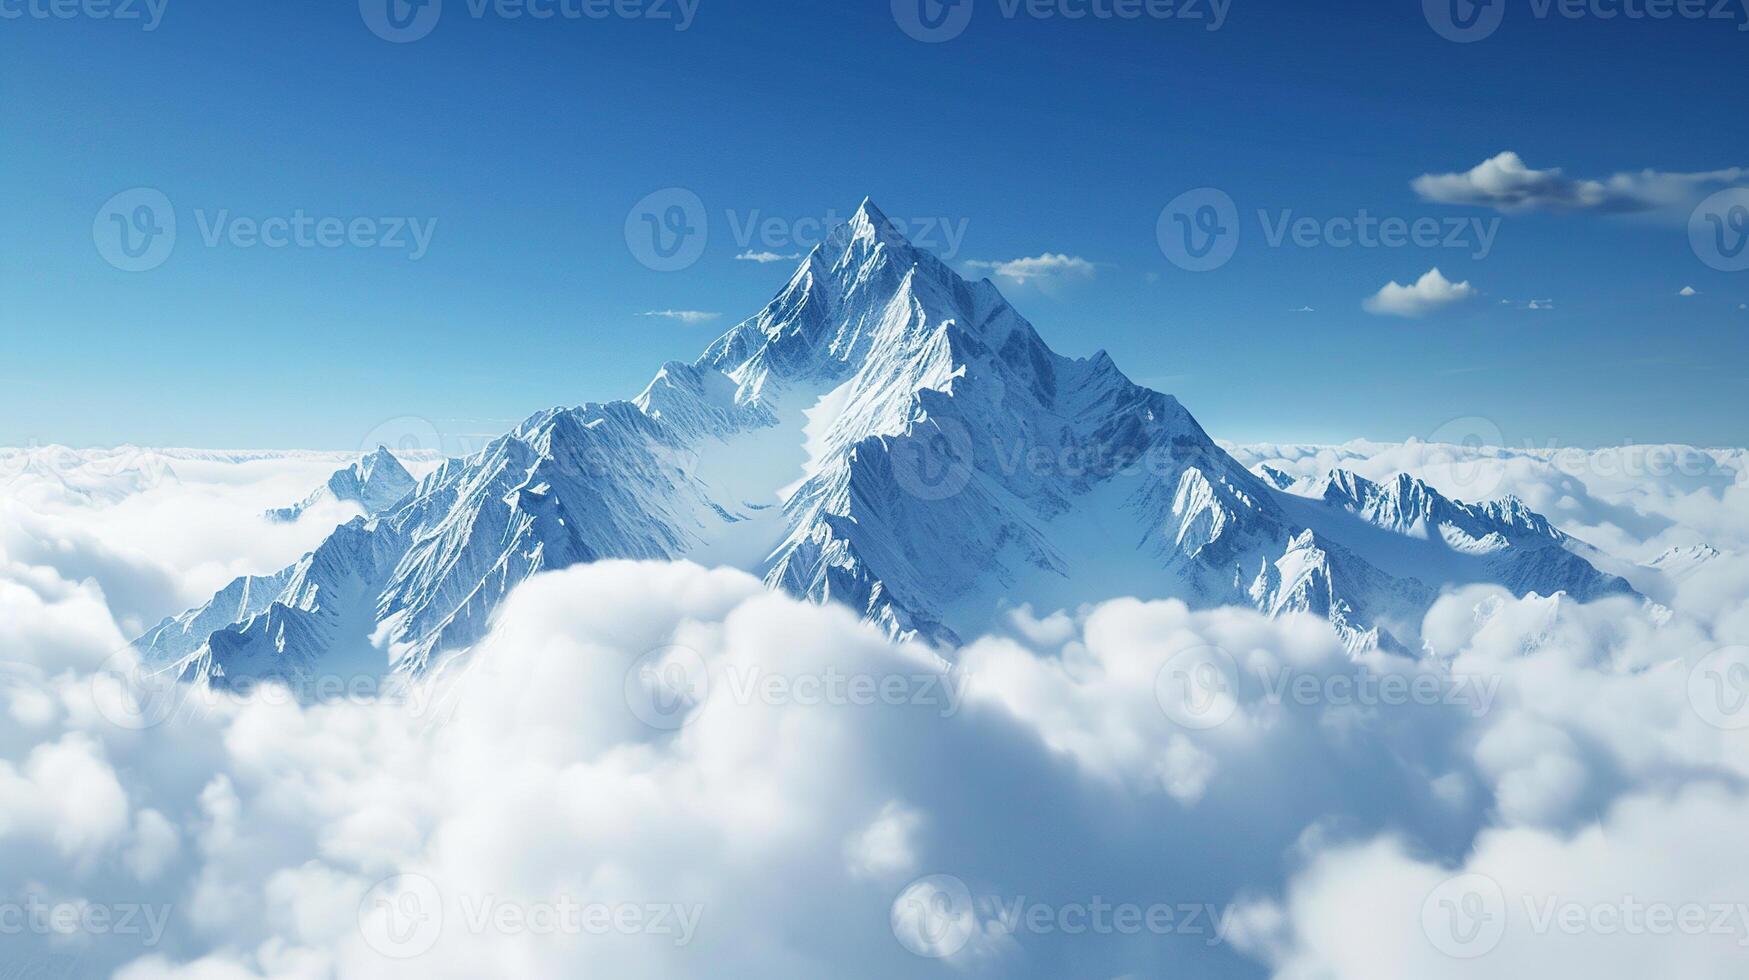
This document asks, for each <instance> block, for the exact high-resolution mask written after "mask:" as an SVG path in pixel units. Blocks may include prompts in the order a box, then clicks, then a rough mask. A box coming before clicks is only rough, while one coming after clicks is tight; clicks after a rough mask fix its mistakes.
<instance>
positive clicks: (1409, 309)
mask: <svg viewBox="0 0 1749 980" xmlns="http://www.w3.org/2000/svg"><path fill="white" fill-rule="evenodd" d="M1478 295H1479V294H1478V293H1477V291H1476V289H1475V287H1473V286H1471V285H1470V284H1469V283H1468V282H1457V283H1454V282H1452V281H1451V280H1449V279H1447V278H1446V277H1445V276H1444V275H1443V274H1441V273H1440V271H1439V270H1438V269H1432V270H1429V271H1428V273H1427V274H1426V275H1424V276H1422V277H1421V278H1420V279H1419V280H1417V281H1416V282H1415V284H1414V285H1411V286H1404V285H1402V284H1400V283H1398V282H1396V281H1394V280H1393V281H1392V282H1390V283H1387V284H1386V285H1385V288H1383V289H1381V290H1379V291H1378V292H1377V293H1376V294H1374V295H1373V296H1371V297H1369V298H1368V299H1367V300H1366V302H1365V303H1363V304H1362V306H1364V307H1365V309H1366V311H1367V312H1368V313H1376V314H1378V315H1380V316H1403V317H1422V316H1426V315H1427V314H1429V313H1435V312H1438V311H1439V310H1443V309H1447V308H1449V307H1453V306H1456V305H1458V304H1459V303H1465V302H1468V301H1469V300H1472V299H1474V298H1476V296H1478Z"/></svg>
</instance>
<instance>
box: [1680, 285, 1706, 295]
mask: <svg viewBox="0 0 1749 980" xmlns="http://www.w3.org/2000/svg"><path fill="white" fill-rule="evenodd" d="M1676 295H1678V296H1683V297H1688V296H1699V295H1700V292H1699V291H1698V290H1696V289H1695V288H1694V287H1693V286H1684V287H1682V289H1681V290H1679V291H1678V292H1677V293H1676Z"/></svg>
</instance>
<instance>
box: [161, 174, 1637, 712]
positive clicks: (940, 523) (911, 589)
mask: <svg viewBox="0 0 1749 980" xmlns="http://www.w3.org/2000/svg"><path fill="white" fill-rule="evenodd" d="M1571 544H1573V542H1571V539H1568V538H1567V537H1566V536H1565V535H1562V534H1561V533H1560V532H1559V531H1556V530H1554V529H1553V528H1552V527H1551V526H1550V525H1549V523H1548V522H1547V521H1546V520H1543V519H1542V518H1541V517H1538V516H1537V515H1535V514H1533V513H1531V512H1530V511H1529V510H1528V509H1526V508H1524V507H1523V505H1522V504H1519V503H1517V502H1516V501H1505V502H1496V503H1492V504H1487V505H1481V506H1475V505H1465V504H1459V503H1457V502H1454V501H1450V500H1447V499H1445V498H1443V497H1441V496H1439V494H1438V493H1437V492H1436V491H1434V490H1433V489H1432V488H1430V487H1428V486H1426V485H1425V484H1422V483H1419V482H1418V481H1411V480H1408V479H1407V478H1402V479H1399V480H1398V481H1396V482H1394V483H1391V484H1388V485H1377V484H1371V483H1367V482H1366V481H1363V480H1361V479H1360V478H1358V477H1355V476H1353V475H1352V474H1340V473H1339V474H1333V475H1332V476H1331V477H1330V478H1329V480H1328V481H1327V486H1325V487H1323V488H1321V492H1319V493H1318V494H1316V495H1306V494H1299V493H1288V492H1285V490H1284V489H1282V488H1281V487H1279V486H1277V485H1273V484H1272V483H1266V482H1265V481H1264V480H1263V479H1260V478H1259V477H1258V476H1256V475H1254V474H1252V473H1251V472H1249V471H1248V470H1246V469H1245V468H1244V467H1243V466H1242V465H1240V464H1239V463H1238V462H1237V461H1235V460H1234V459H1233V458H1232V457H1230V456H1229V455H1227V453H1226V452H1224V451H1223V450H1221V449H1220V448H1219V447H1218V446H1217V445H1215V443H1214V441H1213V440H1212V439H1210V438H1209V436H1208V434H1207V433H1205V432H1204V431H1203V429H1202V427H1201V426H1199V425H1198V424H1197V422H1196V420H1195V419H1194V418H1192V417H1191V415H1190V413H1189V412H1187V411H1186V410H1185V409H1184V407H1183V406H1182V405H1180V404H1179V403H1178V401H1177V400H1176V399H1174V398H1172V397H1171V396H1169V395H1164V394H1161V393H1158V392H1155V391H1150V390H1148V389H1146V388H1143V387H1140V386H1138V385H1136V384H1134V383H1133V382H1131V381H1130V380H1129V379H1128V378H1126V377H1125V376H1124V375H1123V373H1122V372H1121V371H1119V370H1118V368H1117V365H1116V364H1114V363H1113V362H1112V360H1111V359H1110V358H1109V357H1107V356H1106V355H1105V354H1103V353H1099V354H1095V355H1094V356H1093V357H1091V358H1086V359H1071V358H1067V357H1063V356H1061V355H1059V354H1057V353H1055V352H1054V351H1052V350H1051V349H1050V348H1049V347H1048V346H1046V344H1045V343H1044V341H1043V340H1041V339H1040V338H1039V336H1038V334H1037V332H1035V331H1034V330H1033V328H1032V325H1031V324H1029V323H1028V322H1027V321H1026V319H1025V318H1024V317H1022V316H1021V315H1020V314H1019V313H1018V312H1017V311H1015V309H1014V308H1013V307H1012V306H1010V305H1009V304H1008V302H1007V300H1006V299H1004V298H1003V296H1002V294H1001V293H1000V292H999V291H998V290H997V289H996V287H995V286H994V285H993V284H991V283H990V282H989V281H988V280H982V281H978V282H970V281H967V280H966V279H964V278H962V277H961V276H959V275H958V274H957V273H956V272H954V270H953V269H951V268H949V267H948V266H947V265H946V264H944V263H943V262H941V261H940V260H939V259H937V258H936V257H935V256H934V255H932V254H930V253H928V252H927V251H924V250H922V249H918V248H916V247H914V246H913V245H912V244H911V243H910V242H909V241H907V240H906V239H905V238H904V237H903V236H902V235H901V234H900V233H899V232H898V231H897V230H896V229H895V228H894V227H893V225H892V223H891V222H889V221H888V220H887V219H886V218H885V216H883V215H882V214H881V213H880V211H879V210H878V209H877V208H875V207H874V205H873V204H872V203H869V202H864V204H863V206H862V207H861V208H859V209H858V210H857V212H856V214H855V216H854V217H853V218H852V219H851V220H850V221H849V222H848V223H847V224H846V225H844V226H841V227H840V228H838V229H836V230H835V231H834V232H833V234H832V235H831V236H830V237H829V239H828V240H827V242H825V243H824V244H822V245H820V246H817V247H815V248H814V249H813V250H812V251H811V252H810V253H809V254H808V255H807V256H806V258H805V259H804V260H803V261H802V262H801V264H800V265H799V266H798V267H797V268H796V270H795V272H794V273H793V274H792V275H791V276H790V278H789V281H788V282H787V283H786V284H785V285H784V287H783V288H782V289H781V290H780V291H779V292H778V294H777V295H776V296H775V297H774V298H773V299H772V300H771V301H770V302H769V303H768V304H767V305H766V306H765V308H764V309H762V310H760V311H759V312H758V313H757V314H755V315H754V316H752V317H750V318H749V319H747V320H745V321H742V322H741V323H739V324H737V325H736V326H735V327H734V328H732V329H731V330H729V331H728V332H727V333H726V334H724V335H723V336H722V337H721V338H719V339H718V340H717V341H716V342H715V343H713V344H711V345H710V347H709V348H708V349H707V350H706V351H705V353H704V355H703V356H702V357H700V358H699V359H698V360H697V361H695V362H693V363H691V364H686V363H682V362H671V363H669V364H666V365H664V366H663V367H662V368H661V370H660V371H659V372H658V373H657V375H656V377H655V379H654V380H653V381H651V383H650V385H649V386H648V387H647V388H645V389H644V391H643V392H642V393H641V394H639V395H638V396H637V397H636V398H634V399H632V400H630V401H616V402H606V403H591V404H586V405H583V406H582V407H580V408H575V409H569V410H551V411H546V412H542V413H539V414H537V415H534V416H532V417H531V418H529V419H528V420H527V421H525V422H523V423H522V424H521V425H519V426H518V427H517V428H516V429H515V430H514V431H512V432H510V433H507V434H506V435H504V436H502V437H500V438H498V439H497V440H495V441H493V442H492V443H491V444H490V445H488V446H487V447H486V448H485V449H483V450H482V451H480V452H479V453H476V454H475V455H473V456H470V457H468V458H466V459H452V460H450V461H448V462H446V463H444V464H443V465H442V466H441V467H439V468H438V469H437V470H436V471H435V472H433V473H431V474H430V475H428V476H427V477H425V479H423V480H422V481H420V482H419V484H418V486H417V487H416V488H414V489H413V491H412V492H411V493H410V494H408V495H406V496H405V497H404V498H402V499H401V500H400V501H399V502H398V503H396V504H395V505H394V506H393V507H392V508H390V509H388V510H386V511H385V512H383V513H381V514H378V515H375V516H372V517H370V518H360V519H358V520H355V521H353V522H352V523H350V524H347V525H345V526H343V527H341V528H339V529H338V530H336V531H335V532H334V534H333V535H332V536H331V537H330V538H329V539H328V540H327V541H325V542H324V543H323V544H322V545H321V546H320V547H318V548H317V549H316V550H315V551H314V552H312V553H311V554H309V555H307V556H305V557H304V558H303V559H302V560H301V561H300V562H298V563H297V564H296V565H294V566H292V567H290V568H287V569H285V570H282V571H280V572H278V573H276V574H275V575H272V576H266V577H247V578H243V579H239V580H237V581H236V582H234V583H232V584H231V585H230V586H229V587H227V588H226V589H225V590H224V591H223V592H221V593H220V594H219V595H218V596H216V597H215V598H214V600H213V601H212V602H211V603H209V604H208V605H206V606H203V607H201V608H200V609H195V610H191V611H189V612H188V613H185V614H183V615H182V616H179V617H175V618H173V619H170V620H166V621H165V622H164V623H162V624H160V625H159V626H158V627H157V628H156V629H154V630H153V631H152V632H151V633H148V634H147V635H146V636H145V637H142V638H141V640H140V641H139V643H140V646H141V647H142V648H143V649H144V650H145V651H146V654H147V656H148V659H149V660H151V661H153V662H156V663H158V664H160V665H162V666H163V667H165V668H173V669H175V670H178V671H180V672H182V673H183V674H186V675H192V676H197V677H200V678H204V679H207V680H209V681H211V682H213V683H220V684H224V683H232V682H235V681H236V680H238V679H240V678H247V679H259V678H282V679H287V680H294V681H295V680H300V679H302V678H304V677H306V676H308V675H309V674H310V673H311V672H321V673H333V672H339V671H342V670H355V671H356V670H373V669H374V670H393V671H397V672H401V673H404V674H408V675H418V674H421V673H423V672H425V671H427V670H429V669H430V667H431V666H432V665H433V664H434V663H435V662H437V661H438V660H439V659H441V658H443V657H445V656H447V655H450V654H454V653H457V652H459V651H463V650H465V649H466V648H467V647H468V646H469V645H470V644H472V643H474V642H475V641H476V640H478V639H479V638H480V637H481V636H482V635H483V633H484V631H485V629H486V627H487V624H488V622H489V619H490V617H491V614H492V612H493V610H494V609H496V608H497V606H498V604H499V603H500V602H501V601H502V600H503V598H504V596H505V595H506V594H508V593H509V591H510V590H511V589H513V588H514V587H515V586H516V585H517V584H518V583H520V582H522V581H523V580H525V579H527V578H528V577H530V576H532V575H534V574H536V573H538V572H540V571H543V570H547V569H555V568H563V567H565V566H568V565H572V564H575V563H578V562H587V561H595V560H598V559H605V558H636V559H678V558H687V559H691V560H694V561H698V562H701V563H704V564H710V565H731V566H734V567H738V568H743V569H746V570H748V571H750V572H753V573H754V574H757V575H759V576H761V577H762V578H763V579H764V580H765V582H766V583H767V584H768V585H769V586H770V587H772V588H774V589H781V590H784V591H786V592H790V593H793V594H795V595H799V596H804V597H807V598H809V599H812V600H815V601H819V602H840V603H844V604H847V605H849V606H851V607H853V608H855V609H856V610H858V611H859V612H860V613H861V614H862V615H863V616H865V617H866V618H867V619H869V620H870V621H872V622H874V623H877V624H879V625H880V626H881V627H883V628H885V629H886V630H888V631H889V632H891V633H893V634H895V635H914V636H921V637H923V638H926V639H929V640H932V641H935V642H937V643H940V644H943V645H946V646H951V645H953V644H955V643H957V642H958V641H959V640H961V639H962V638H967V637H971V636H974V635H976V634H977V633H979V632H981V631H983V630H985V629H987V628H988V627H990V626H991V625H992V624H993V623H994V622H995V620H996V619H997V617H999V616H1000V615H1002V613H1003V610H1004V609H1005V608H1008V607H1012V606H1017V605H1019V604H1020V603H1023V602H1026V603H1031V604H1032V605H1034V606H1035V607H1040V608H1048V609H1056V608H1070V607H1073V606H1075V605H1077V604H1079V603H1082V602H1087V601H1096V600H1100V599H1106V598H1112V597H1117V596H1138V597H1142V598H1163V597H1177V598H1180V599H1183V600H1184V601H1186V602H1189V603H1191V604H1192V605H1195V606H1214V605H1223V604H1241V605H1247V606H1251V607H1254V608H1257V609H1260V610H1262V611H1264V612H1266V613H1269V614H1271V615H1281V614H1285V613H1289V612H1307V613H1313V614H1316V615H1319V616H1322V617H1325V618H1327V619H1328V620H1329V621H1330V622H1331V624H1332V625H1333V627H1334V628H1335V629H1336V630H1337V631H1338V632H1339V633H1340V634H1341V635H1342V636H1343V638H1344V639H1345V641H1346V642H1347V643H1348V644H1349V645H1350V647H1351V648H1354V649H1361V648H1364V647H1367V646H1371V645H1375V644H1386V645H1392V646H1403V647H1408V648H1411V649H1413V648H1414V647H1415V646H1417V645H1418V642H1419V641H1418V636H1417V634H1418V630H1419V624H1420V620H1421V617H1422V615H1423V614H1424V613H1425V612H1426V610H1427V608H1428V607H1429V606H1430V604H1431V603H1432V601H1433V599H1434V598H1435V597H1436V596H1437V594H1438V592H1439V590H1440V589H1442V588H1445V587H1447V586H1451V585H1457V584H1464V583H1469V582H1496V583H1500V584H1504V585H1507V586H1508V587H1510V588H1512V589H1513V590H1514V591H1517V592H1520V593H1528V592H1533V591H1534V592H1539V593H1542V594H1552V593H1555V592H1567V593H1569V594H1572V595H1573V596H1575V597H1577V598H1580V599H1588V598H1593V597H1596V596H1600V595H1603V594H1608V593H1618V592H1629V591H1630V590H1629V588H1628V586H1627V585H1626V583H1625V582H1623V581H1621V580H1620V579H1616V578H1613V577H1611V576H1607V575H1604V574H1602V573H1600V572H1598V571H1597V570H1596V569H1595V568H1593V567H1592V566H1591V565H1590V564H1589V563H1588V562H1586V561H1585V559H1584V558H1582V557H1580V556H1579V555H1578V554H1576V553H1575V551H1574V550H1573V549H1572V548H1570V547H1569V545H1571Z"/></svg>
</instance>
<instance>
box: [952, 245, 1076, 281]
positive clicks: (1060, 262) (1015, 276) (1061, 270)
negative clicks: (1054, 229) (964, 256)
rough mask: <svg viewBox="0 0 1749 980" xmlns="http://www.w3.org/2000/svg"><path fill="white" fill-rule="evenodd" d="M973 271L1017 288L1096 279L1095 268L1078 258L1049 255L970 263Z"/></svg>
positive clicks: (968, 264)
mask: <svg viewBox="0 0 1749 980" xmlns="http://www.w3.org/2000/svg"><path fill="white" fill-rule="evenodd" d="M966 266H967V267H968V268H972V269H988V270H990V272H991V274H993V275H995V276H996V277H997V278H999V279H1007V280H1009V281H1010V282H1013V283H1015V284H1016V285H1021V286H1024V285H1026V284H1027V283H1029V282H1031V283H1036V284H1040V285H1049V284H1052V283H1059V282H1068V281H1071V280H1079V279H1091V278H1093V273H1094V265H1093V263H1092V262H1089V261H1087V260H1086V259H1084V258H1082V257H1080V256H1079V255H1064V254H1063V253H1061V252H1057V253H1051V252H1046V253H1044V254H1043V255H1038V256H1034V257H1033V258H1029V259H1007V260H1004V261H1001V262H983V261H973V262H967V263H966Z"/></svg>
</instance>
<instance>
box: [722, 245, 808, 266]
mask: <svg viewBox="0 0 1749 980" xmlns="http://www.w3.org/2000/svg"><path fill="white" fill-rule="evenodd" d="M801 257H802V253H800V252H791V253H790V254H788V255H779V254H777V253H776V252H755V251H753V250H752V249H748V250H747V251H745V252H742V253H741V254H740V255H737V256H735V261H737V262H757V263H759V264H760V265H765V264H767V263H769V262H793V261H795V260H796V259H799V258H801Z"/></svg>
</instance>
